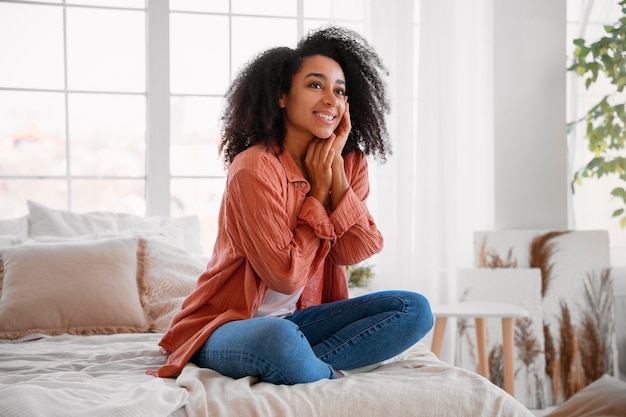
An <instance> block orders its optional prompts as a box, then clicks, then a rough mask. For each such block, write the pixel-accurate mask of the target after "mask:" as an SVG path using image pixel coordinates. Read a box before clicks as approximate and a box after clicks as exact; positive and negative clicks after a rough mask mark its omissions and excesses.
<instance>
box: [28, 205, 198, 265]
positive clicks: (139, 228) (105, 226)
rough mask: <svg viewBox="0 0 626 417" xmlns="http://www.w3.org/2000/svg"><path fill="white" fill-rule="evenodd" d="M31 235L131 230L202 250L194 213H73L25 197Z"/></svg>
mask: <svg viewBox="0 0 626 417" xmlns="http://www.w3.org/2000/svg"><path fill="white" fill-rule="evenodd" d="M26 204H27V206H28V213H29V222H30V236H31V237H40V236H55V237H76V236H81V235H92V234H102V233H114V232H128V231H132V232H134V235H135V236H140V237H145V238H153V237H160V238H162V240H164V241H166V242H167V243H169V244H171V245H175V246H179V247H182V248H185V249H186V250H187V251H189V252H190V253H192V254H194V255H200V254H202V252H203V251H202V246H201V245H200V221H199V219H198V217H197V216H187V217H179V218H168V217H159V216H153V217H147V218H144V217H139V216H135V215H132V214H126V213H112V212H104V211H93V212H89V213H73V212H70V211H67V210H59V209H52V208H49V207H46V206H44V205H42V204H39V203H36V202H34V201H30V200H29V201H27V203H26Z"/></svg>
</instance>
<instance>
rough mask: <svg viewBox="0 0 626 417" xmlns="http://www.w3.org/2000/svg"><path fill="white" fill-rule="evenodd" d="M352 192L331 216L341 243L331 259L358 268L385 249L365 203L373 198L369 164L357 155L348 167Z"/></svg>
mask: <svg viewBox="0 0 626 417" xmlns="http://www.w3.org/2000/svg"><path fill="white" fill-rule="evenodd" d="M345 169H346V174H347V175H348V180H349V181H350V188H349V189H348V191H347V192H346V194H345V195H344V196H343V198H342V199H341V201H340V202H339V204H338V205H337V207H336V209H335V211H333V212H332V214H331V215H330V220H331V222H332V223H333V225H334V228H335V233H336V235H337V239H336V241H335V244H334V245H333V247H332V249H331V252H330V256H331V258H332V260H333V262H335V263H336V264H339V265H354V264H356V263H359V262H361V261H363V260H365V259H368V258H369V257H371V256H372V255H374V254H376V253H378V252H380V251H381V250H382V248H383V244H384V240H383V236H382V234H381V233H380V231H379V230H378V227H377V226H376V223H375V222H374V219H373V218H372V215H371V214H370V212H369V210H368V208H367V205H366V203H365V201H366V199H367V197H368V195H369V177H368V170H367V160H366V159H365V157H364V155H363V154H362V153H360V152H353V153H352V154H350V158H347V159H346V163H345Z"/></svg>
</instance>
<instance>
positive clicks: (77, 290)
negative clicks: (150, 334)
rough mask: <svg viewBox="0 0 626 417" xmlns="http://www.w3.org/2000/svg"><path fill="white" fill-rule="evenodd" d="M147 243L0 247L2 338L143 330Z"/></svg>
mask: <svg viewBox="0 0 626 417" xmlns="http://www.w3.org/2000/svg"><path fill="white" fill-rule="evenodd" d="M145 248H146V241H145V240H144V239H140V238H134V237H126V238H110V239H101V240H91V241H75V242H65V243H35V244H24V245H19V246H14V247H11V248H7V249H4V250H1V251H0V258H1V261H0V284H1V286H2V287H1V288H2V294H1V296H0V338H3V339H15V338H19V337H22V336H25V335H27V334H30V333H43V334H48V335H57V334H62V333H70V334H111V333H121V332H143V331H147V330H148V329H149V328H150V322H149V321H150V320H149V318H148V315H147V313H146V311H145V309H144V307H143V305H142V302H141V296H142V294H143V293H145V288H144V287H145V256H146V255H145V251H146V249H145Z"/></svg>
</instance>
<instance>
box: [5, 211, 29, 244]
mask: <svg viewBox="0 0 626 417" xmlns="http://www.w3.org/2000/svg"><path fill="white" fill-rule="evenodd" d="M0 235H3V236H15V237H17V238H20V239H26V238H27V237H28V216H22V217H18V218H16V219H10V220H0Z"/></svg>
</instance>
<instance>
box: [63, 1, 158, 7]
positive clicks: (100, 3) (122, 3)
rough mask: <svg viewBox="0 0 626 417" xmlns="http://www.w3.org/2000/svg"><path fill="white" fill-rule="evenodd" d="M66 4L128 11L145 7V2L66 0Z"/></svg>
mask: <svg viewBox="0 0 626 417" xmlns="http://www.w3.org/2000/svg"><path fill="white" fill-rule="evenodd" d="M66 3H68V4H81V5H84V6H105V7H122V8H129V9H143V8H144V7H146V2H145V0H68V1H67V2H66Z"/></svg>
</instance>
